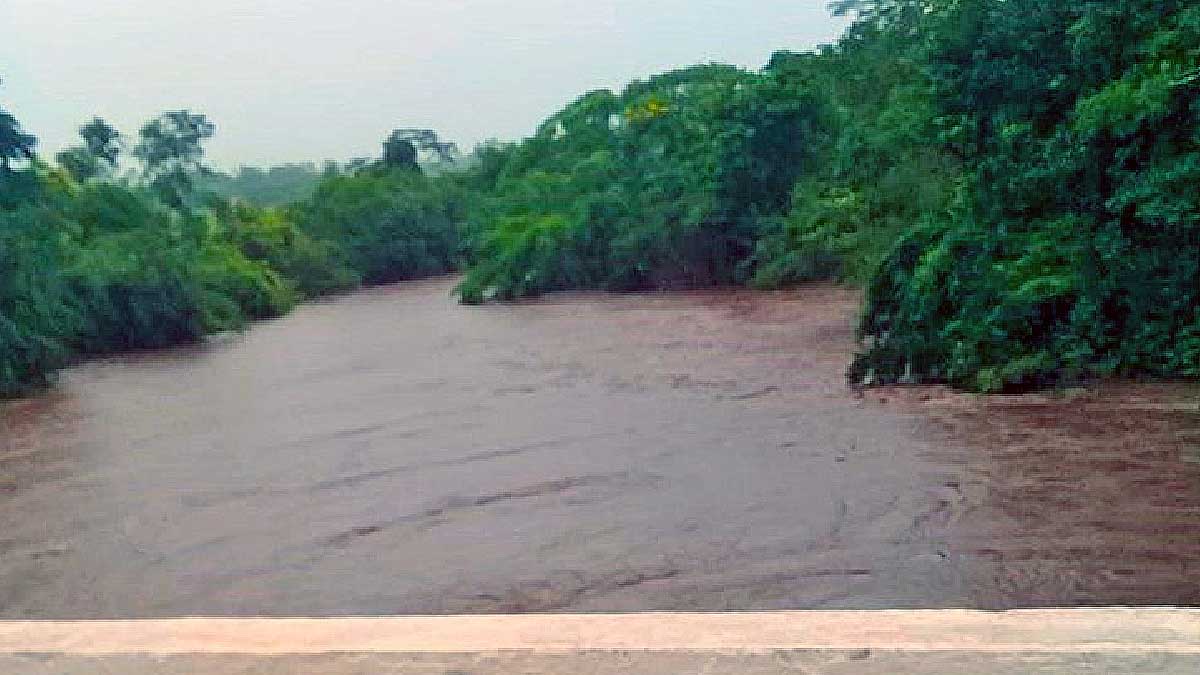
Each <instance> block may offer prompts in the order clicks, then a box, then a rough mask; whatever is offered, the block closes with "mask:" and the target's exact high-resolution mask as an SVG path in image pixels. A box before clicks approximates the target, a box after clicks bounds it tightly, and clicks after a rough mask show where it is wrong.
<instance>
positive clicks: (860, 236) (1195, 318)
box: [0, 0, 1200, 393]
mask: <svg viewBox="0 0 1200 675" xmlns="http://www.w3.org/2000/svg"><path fill="white" fill-rule="evenodd" d="M834 10H835V11H837V12H842V13H850V14H852V15H853V16H854V19H855V20H854V22H853V24H852V25H851V27H850V28H849V29H848V30H847V31H846V33H845V34H844V35H843V36H842V37H841V38H840V39H839V40H838V41H837V42H836V43H834V44H832V45H828V46H825V47H822V48H821V49H819V50H817V51H815V52H811V53H790V52H779V53H777V54H775V55H774V56H773V57H772V58H771V60H770V62H769V63H768V64H767V65H766V66H764V67H763V68H762V69H760V70H758V71H754V72H750V71H746V70H742V69H738V68H734V67H731V66H723V65H703V66H696V67H692V68H687V69H683V70H678V71H673V72H669V73H665V74H662V75H658V76H655V77H652V78H650V79H648V80H645V81H638V82H634V83H632V84H630V85H629V86H628V87H626V88H625V89H624V90H623V91H621V92H612V91H607V90H602V91H595V92H590V93H588V94H585V95H584V96H581V97H580V98H579V99H578V100H576V101H574V102H572V103H571V104H570V105H568V106H567V107H565V108H564V109H563V110H562V111H560V112H558V113H557V114H555V115H553V116H551V117H550V118H549V119H547V120H546V121H545V122H544V123H543V124H541V125H540V126H539V128H538V129H537V130H536V132H535V133H534V134H533V135H532V136H531V137H529V138H527V139H525V140H523V141H521V142H519V143H489V144H484V145H483V146H481V147H479V148H477V149H476V150H475V152H474V153H472V154H471V156H469V157H466V158H463V157H461V156H459V154H458V153H457V149H456V148H454V146H453V145H452V144H449V143H444V142H442V141H441V140H440V139H438V138H437V135H436V134H434V133H432V132H430V131H428V130H419V129H400V130H397V131H396V132H395V133H393V134H392V136H390V137H389V138H388V139H387V140H386V141H385V142H384V147H383V158H382V159H381V160H378V161H374V162H368V161H360V162H359V163H357V164H355V165H353V166H349V167H333V168H329V169H325V170H323V171H322V175H321V177H320V179H319V180H316V181H313V180H312V178H313V177H312V176H311V174H312V173H313V172H312V171H311V170H305V171H302V172H300V174H303V175H300V174H297V175H293V176H291V178H296V181H294V182H293V183H292V185H293V187H297V189H300V188H299V187H298V186H300V185H302V184H303V185H304V187H303V191H304V192H305V193H309V192H311V196H307V197H304V198H300V199H299V201H295V202H293V203H291V204H289V205H287V206H284V207H279V208H264V207H261V206H252V205H251V204H250V203H249V201H252V200H249V201H248V195H246V194H245V193H238V192H236V191H235V189H234V188H229V187H228V185H226V188H228V189H223V188H220V187H217V188H216V189H217V191H221V192H224V195H225V196H224V197H220V196H216V195H213V194H212V190H208V189H198V188H197V185H198V184H207V185H208V186H220V185H221V184H222V179H221V178H219V177H217V178H214V177H213V176H212V174H211V172H209V171H208V170H207V169H206V168H205V167H204V165H203V162H202V158H203V154H202V148H201V142H202V141H203V140H204V139H205V138H207V137H208V136H209V135H211V133H212V128H211V125H209V124H208V122H207V120H205V119H203V118H202V117H199V116H194V115H190V114H188V113H186V112H181V113H171V114H167V115H164V116H163V117H161V118H159V119H156V120H153V121H152V122H151V123H150V124H148V125H146V127H144V128H143V129H142V130H141V131H140V132H139V133H138V135H137V137H136V139H131V141H133V142H134V144H133V149H132V152H131V157H130V158H129V159H131V160H133V162H134V164H135V165H136V169H135V170H133V171H126V172H125V173H124V174H122V175H121V177H117V173H118V172H117V171H116V167H117V166H118V165H119V164H121V160H120V149H121V148H122V147H125V145H123V144H122V142H121V137H120V136H119V134H117V133H116V132H115V130H112V129H111V128H109V127H108V126H107V125H105V124H103V122H101V121H96V122H93V123H92V124H89V125H87V126H85V127H84V128H83V129H82V130H81V133H82V140H83V143H82V144H81V145H80V146H79V147H77V148H72V149H70V150H68V151H66V152H64V153H61V154H60V155H59V156H58V158H57V166H55V165H52V164H48V163H45V162H43V161H41V160H39V159H37V158H36V156H35V155H34V153H33V139H32V137H30V136H28V135H27V134H24V133H23V132H22V131H21V130H20V127H19V125H17V124H16V121H15V120H14V119H12V117H11V116H9V115H7V114H0V348H3V352H2V353H0V392H5V393H11V392H13V391H16V390H19V389H20V387H21V386H23V385H24V384H27V383H31V382H37V381H38V380H40V379H42V378H43V377H44V374H45V373H47V372H50V371H51V370H52V369H53V368H54V367H56V366H57V365H59V364H61V363H63V362H64V360H66V359H69V358H70V357H71V356H73V355H77V354H88V353H95V352H100V351H106V350H111V349H124V348H129V347H140V346H158V345H163V344H170V343H172V342H179V341H184V340H191V339H196V338H197V337H198V336H200V335H202V334H204V333H206V332H210V331H214V330H225V329H227V328H230V327H235V326H237V325H239V324H240V323H241V322H243V321H244V320H246V319H247V318H254V317H259V316H271V315H274V314H278V313H280V312H282V311H285V310H286V309H287V308H288V307H289V306H290V305H291V304H292V303H293V302H295V301H296V300H297V299H300V298H305V297H312V296H315V295H319V294H322V293H327V292H331V291H335V290H339V289H343V288H348V287H352V286H354V285H356V284H358V283H363V282H366V283H377V282H388V281H395V280H399V279H404V278H409V277H412V276H418V275H424V274H430V273H436V272H441V271H445V270H449V269H456V268H457V269H463V270H464V271H465V276H464V278H463V281H462V282H461V285H460V286H459V289H458V291H459V293H460V294H461V297H462V300H463V301H464V302H468V303H475V302H483V301H487V300H510V299H516V298H520V297H525V296H530V295H536V294H538V293H543V292H548V291H555V290H560V289H576V288H584V289H587V288H591V289H607V290H614V291H630V290H639V289H653V288H670V287H681V286H699V285H712V284H751V285H755V286H759V287H778V286H783V285H788V284H795V283H800V282H805V281H810V280H822V279H837V280H841V281H845V282H849V283H854V284H859V285H862V286H863V287H865V288H866V290H867V293H866V306H865V308H864V312H863V319H862V323H861V326H860V333H861V337H862V338H863V348H862V350H861V353H859V354H858V355H857V356H856V358H855V360H854V362H853V364H851V366H850V371H849V373H850V376H851V378H852V379H853V380H854V381H856V382H864V383H872V382H893V381H901V382H926V381H941V382H950V383H953V384H955V385H958V386H963V387H967V388H972V389H977V390H982V391H996V390H1004V389H1017V388H1025V387H1037V386H1047V385H1053V384H1057V383H1062V382H1069V381H1078V380H1081V379H1087V378H1094V377H1105V376H1113V375H1116V376H1136V375H1150V376H1158V377H1196V376H1200V312H1198V306H1200V209H1198V208H1197V207H1198V206H1200V204H1198V203H1197V202H1198V200H1200V192H1198V191H1197V189H1196V186H1197V185H1198V184H1200V182H1198V179H1200V99H1198V96H1197V93H1198V89H1200V7H1197V6H1196V5H1195V3H1189V2H1184V1H1183V0H1122V1H1120V2H1118V1H1116V0H1059V1H1057V2H1045V1H1044V0H1005V1H1004V2H1000V1H997V0H841V1H839V2H836V3H834ZM422 164H424V165H425V166H429V167H434V168H433V169H432V170H425V171H423V170H422V169H421V166H422ZM287 173H288V172H286V171H285V172H284V174H287ZM292 173H295V172H292ZM266 178H269V177H264V176H260V175H255V174H254V173H253V172H250V174H249V175H247V174H246V172H245V171H243V172H242V173H241V174H240V175H239V176H237V177H235V178H234V179H232V182H234V183H241V184H242V186H243V187H244V186H245V185H253V184H256V183H258V184H259V185H260V187H261V186H263V185H265V184H266V182H270V181H269V180H266V182H264V180H265V179H266ZM291 178H288V179H286V180H285V179H284V176H283V175H281V176H280V179H281V180H280V184H281V185H282V184H283V183H288V182H289V181H290V180H291ZM260 179H264V180H260ZM206 181H207V183H205V182H206ZM224 182H225V183H226V184H228V183H229V182H230V181H228V180H226V181H224ZM238 189H241V188H238ZM256 189H257V188H256ZM289 189H290V188H289ZM284 191H286V190H284ZM239 197H241V198H240V199H239ZM259 201H276V200H275V199H270V200H267V199H260V200H259Z"/></svg>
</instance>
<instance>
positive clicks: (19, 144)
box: [0, 108, 37, 171]
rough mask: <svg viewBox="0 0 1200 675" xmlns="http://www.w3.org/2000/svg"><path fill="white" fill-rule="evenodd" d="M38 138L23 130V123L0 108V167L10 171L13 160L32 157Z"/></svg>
mask: <svg viewBox="0 0 1200 675" xmlns="http://www.w3.org/2000/svg"><path fill="white" fill-rule="evenodd" d="M36 146H37V138H35V137H34V136H32V135H31V134H27V133H25V132H23V131H22V130H21V123H20V122H18V121H17V118H15V117H13V116H12V115H11V114H9V112H8V111H6V110H4V109H3V108H0V169H3V170H4V171H9V170H10V168H11V162H13V161H19V160H22V159H32V158H33V149H34V147H36Z"/></svg>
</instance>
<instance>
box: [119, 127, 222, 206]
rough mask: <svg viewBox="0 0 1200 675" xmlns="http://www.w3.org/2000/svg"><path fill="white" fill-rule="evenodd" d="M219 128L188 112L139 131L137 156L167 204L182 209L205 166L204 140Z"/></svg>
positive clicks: (147, 179) (149, 179)
mask: <svg viewBox="0 0 1200 675" xmlns="http://www.w3.org/2000/svg"><path fill="white" fill-rule="evenodd" d="M215 130H216V127H215V126H214V125H213V123H212V122H210V121H209V120H208V118H207V117H205V116H204V115H201V114H194V113H192V112H190V111H188V110H174V111H170V112H165V113H163V114H161V115H159V116H158V117H156V118H154V119H153V120H150V121H149V122H147V123H146V125H145V126H143V127H142V128H141V130H140V131H139V132H138V138H139V141H138V144H137V146H136V147H135V148H134V151H133V153H134V155H135V156H136V157H137V158H138V159H139V160H141V162H142V165H143V168H144V175H145V178H146V181H147V183H148V184H149V185H150V187H151V188H152V189H154V191H155V192H157V193H158V195H159V197H160V198H161V199H162V200H163V202H164V203H165V204H167V205H168V206H171V207H174V208H182V207H183V206H184V205H185V204H186V203H187V201H188V198H189V197H190V196H191V194H192V192H193V188H194V186H195V178H196V176H199V175H205V174H207V173H209V169H208V168H207V167H205V166H204V164H203V160H204V141H206V140H208V139H210V138H212V135H213V132H214V131H215Z"/></svg>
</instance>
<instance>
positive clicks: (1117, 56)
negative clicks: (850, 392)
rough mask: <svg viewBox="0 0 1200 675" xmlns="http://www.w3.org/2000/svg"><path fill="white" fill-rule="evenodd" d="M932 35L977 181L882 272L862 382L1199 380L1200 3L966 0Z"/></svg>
mask: <svg viewBox="0 0 1200 675" xmlns="http://www.w3.org/2000/svg"><path fill="white" fill-rule="evenodd" d="M918 27H919V30H920V34H921V36H922V37H923V38H924V40H923V42H924V44H925V49H926V51H925V54H924V63H925V72H926V74H927V77H928V84H929V87H928V88H929V91H930V92H931V95H932V97H933V101H934V102H935V105H936V106H937V111H938V115H939V117H938V119H937V120H936V122H937V123H938V124H939V129H940V134H939V135H938V137H937V138H938V141H939V143H940V144H941V146H942V148H943V152H946V153H949V154H953V155H955V156H958V157H961V158H962V159H963V163H964V166H965V168H966V172H965V173H964V178H963V181H962V190H961V192H960V194H959V196H958V197H956V198H955V200H954V201H953V203H952V204H951V207H950V208H948V209H947V210H946V211H945V212H944V213H941V214H938V216H937V217H935V218H929V219H925V220H924V221H922V222H920V223H917V224H916V225H915V227H913V228H912V230H911V231H910V232H909V233H907V234H906V235H905V237H904V238H903V239H902V240H901V241H900V242H899V244H898V246H897V247H896V248H895V249H894V250H893V252H892V253H891V254H890V256H889V257H888V259H887V260H886V261H885V263H884V264H883V266H882V267H881V268H880V269H879V271H878V273H877V274H876V276H875V277H874V279H873V280H872V282H871V285H870V293H869V298H868V306H867V312H866V316H865V319H864V322H863V332H864V334H865V335H866V336H867V337H869V338H871V340H872V342H871V344H870V348H869V349H868V350H867V351H866V353H865V354H863V355H862V357H860V359H859V360H858V361H857V363H856V364H855V366H854V371H853V372H854V374H855V375H862V376H869V375H871V374H875V375H877V376H882V377H896V376H898V375H901V374H903V373H908V374H910V375H911V376H913V377H916V378H931V379H939V380H949V381H951V382H956V383H960V384H965V385H968V386H972V387H975V388H979V389H983V390H994V389H1001V388H1007V387H1022V386H1030V385H1034V386H1036V385H1043V384H1048V383H1053V382H1056V381H1061V380H1063V379H1076V378H1080V377H1089V376H1105V375H1110V374H1123V375H1129V374H1137V373H1147V374H1151V375H1158V376H1187V377H1194V376H1197V375H1200V339H1198V338H1200V314H1198V313H1197V306H1198V305H1200V249H1198V245H1200V208H1198V207H1200V203H1198V200H1200V194H1198V193H1197V191H1196V189H1195V187H1196V185H1197V179H1198V178H1200V151H1198V148H1197V141H1198V140H1200V100H1198V97H1197V91H1198V85H1200V70H1198V68H1200V7H1196V6H1195V5H1194V4H1192V3H1188V2H1178V1H1158V0H1155V1H1150V0H1134V1H1125V2H1095V1H1087V2H1085V1H1082V0H1075V1H1072V0H1066V1H1061V2H1055V3H1039V2H1033V1H1030V0H1009V1H1008V2H1004V3H997V2H984V1H982V0H979V1H973V2H966V1H962V2H953V3H939V5H933V6H931V7H930V8H929V9H928V11H926V12H925V13H924V15H923V16H922V21H921V22H920V24H919V26H918Z"/></svg>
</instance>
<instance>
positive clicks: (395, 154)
mask: <svg viewBox="0 0 1200 675" xmlns="http://www.w3.org/2000/svg"><path fill="white" fill-rule="evenodd" d="M383 165H384V166H385V167H387V168H388V169H412V170H419V167H418V166H417V146H416V144H415V143H413V142H412V140H410V139H409V138H406V137H405V136H404V135H403V134H402V133H401V130H399V129H397V130H396V131H393V132H392V133H391V135H390V136H388V137H387V139H386V140H384V142H383Z"/></svg>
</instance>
